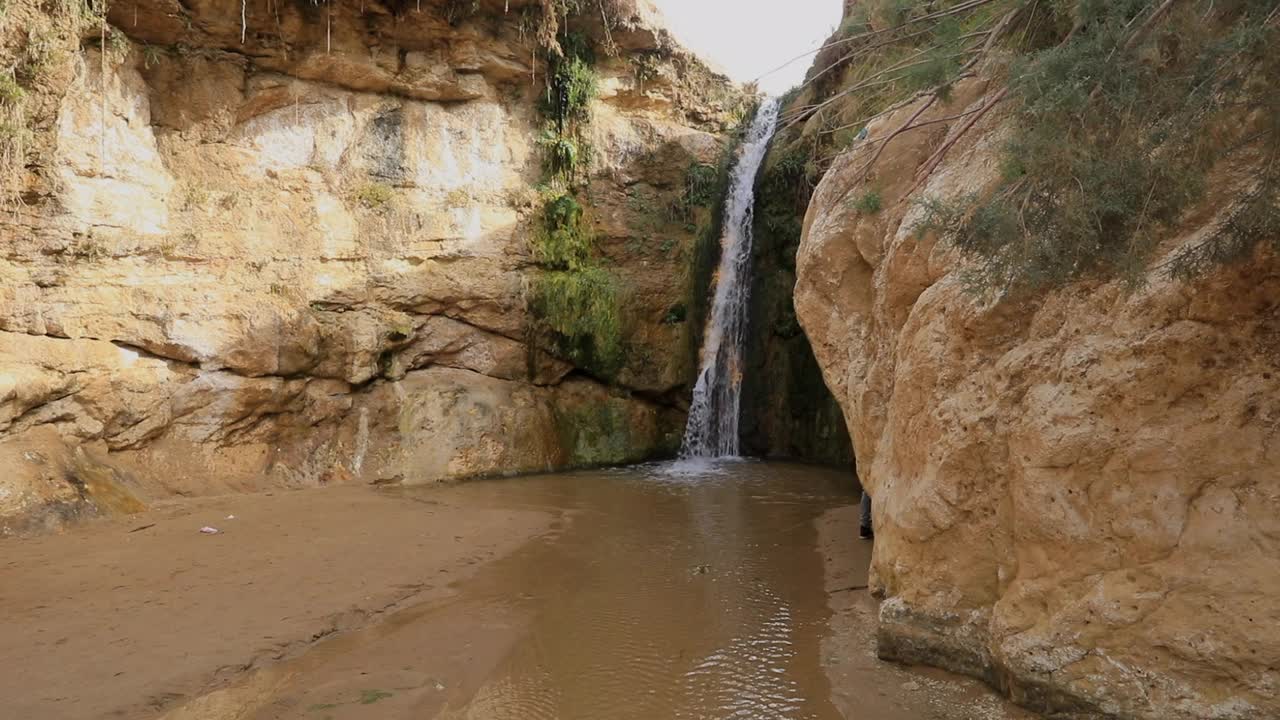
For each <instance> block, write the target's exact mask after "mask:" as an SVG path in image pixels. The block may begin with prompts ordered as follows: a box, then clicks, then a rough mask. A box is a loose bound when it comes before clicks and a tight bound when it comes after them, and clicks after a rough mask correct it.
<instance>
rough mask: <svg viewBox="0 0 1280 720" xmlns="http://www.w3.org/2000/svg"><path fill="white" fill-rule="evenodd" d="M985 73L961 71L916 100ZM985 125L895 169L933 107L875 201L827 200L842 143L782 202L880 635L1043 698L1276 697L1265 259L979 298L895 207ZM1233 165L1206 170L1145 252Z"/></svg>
mask: <svg viewBox="0 0 1280 720" xmlns="http://www.w3.org/2000/svg"><path fill="white" fill-rule="evenodd" d="M986 92H987V88H986V87H985V86H984V84H983V83H982V82H981V81H978V80H969V81H965V82H964V83H962V84H961V85H960V86H959V87H957V91H956V93H955V96H954V99H953V101H952V104H950V105H947V106H943V105H939V106H937V107H935V108H931V109H929V110H928V111H927V112H926V113H925V115H923V116H921V118H920V119H921V120H922V121H929V120H935V119H942V118H945V117H947V116H949V115H953V114H956V113H959V112H963V111H964V110H966V108H974V107H977V106H976V105H975V103H979V102H984V101H985V93H986ZM917 109H918V106H908V107H905V108H902V109H901V110H899V111H897V112H895V113H893V114H891V115H890V116H887V117H885V118H883V119H882V120H880V121H877V122H876V123H874V124H872V125H871V127H870V129H869V135H868V137H869V138H870V139H871V140H872V141H874V140H876V139H880V138H883V137H885V136H886V135H887V134H888V133H890V132H892V131H893V130H894V129H896V128H898V127H900V126H902V125H903V123H904V121H905V120H906V119H907V118H908V117H910V116H911V115H912V113H914V112H915V111H916V110H917ZM1001 127H1002V126H1001V119H1000V118H999V117H998V113H993V114H992V115H991V116H989V117H987V118H985V119H984V120H983V121H982V122H981V124H980V125H979V126H978V127H976V128H975V130H974V131H973V132H971V133H969V134H967V135H966V136H965V137H964V138H963V139H962V140H961V142H960V144H958V145H957V146H956V147H955V148H954V149H953V150H952V151H951V152H950V154H949V155H948V159H947V160H946V161H945V162H944V163H943V164H942V165H940V166H939V167H938V168H937V169H936V170H935V171H934V172H932V173H931V174H929V175H928V177H926V178H923V179H919V183H918V184H917V181H918V179H917V178H916V173H917V170H918V168H920V167H921V166H922V165H923V164H924V162H925V161H926V159H927V158H928V157H929V156H930V154H931V153H932V152H933V150H934V149H935V148H936V147H938V145H939V143H941V142H942V141H943V140H944V139H945V138H946V137H947V135H948V132H949V130H948V127H947V125H946V124H945V123H944V124H941V125H937V124H935V125H931V126H929V127H927V128H926V129H922V130H915V131H911V132H909V133H907V134H905V135H903V136H901V137H899V138H897V139H895V140H894V141H893V142H892V143H890V144H889V146H888V149H887V151H886V152H885V153H884V156H883V157H882V158H881V160H880V163H879V164H878V166H877V169H876V172H875V173H874V175H873V176H872V177H871V178H870V182H872V183H874V187H875V188H877V189H878V191H879V192H880V193H881V195H882V197H883V199H884V210H883V211H881V212H879V213H865V212H860V211H859V210H858V209H857V207H856V203H854V202H853V200H854V199H855V198H856V197H857V196H858V195H859V194H860V193H862V192H864V191H865V189H866V187H867V184H866V183H865V182H864V177H863V172H862V170H863V167H864V165H865V159H864V158H861V157H859V158H854V157H853V156H852V155H846V156H845V157H843V158H841V159H839V160H837V161H836V163H835V165H834V167H833V168H832V169H831V170H830V171H829V172H828V173H827V175H826V177H825V178H824V180H823V181H822V183H821V185H820V187H819V188H818V190H817V193H816V195H815V198H814V202H813V204H812V205H811V207H810V210H809V213H808V217H807V219H806V223H805V224H806V228H805V236H804V240H803V243H802V245H801V249H800V255H799V260H798V276H799V280H798V284H797V288H796V308H797V312H798V315H799V318H800V321H801V323H802V324H803V326H804V328H805V331H806V333H807V334H808V336H809V338H810V340H811V342H812V343H813V346H814V349H815V351H816V354H817V357H818V360H819V362H820V364H821V365H822V368H823V371H824V374H825V377H826V380H827V383H828V384H829V385H830V386H831V388H832V389H833V391H834V392H835V394H836V397H837V398H838V399H839V401H840V403H841V405H842V407H843V409H844V412H845V415H846V418H847V419H848V424H849V429H850V431H851V434H852V435H853V438H854V445H855V448H856V453H857V464H858V469H859V475H860V478H861V480H862V482H863V484H864V485H865V486H866V487H867V488H869V490H870V492H871V494H872V496H873V497H874V498H875V522H876V547H875V556H874V562H873V584H874V586H875V587H876V588H878V589H879V590H880V591H881V592H883V593H884V595H885V597H886V600H885V602H884V603H883V605H882V608H881V615H880V623H881V628H880V635H879V641H880V653H881V655H882V656H884V657H889V658H895V659H902V660H908V661H913V662H925V663H930V664H936V665H943V666H947V667H950V668H954V669H959V670H962V671H965V672H968V673H971V674H975V675H978V676H980V677H984V678H986V679H988V680H989V681H991V682H993V683H995V684H997V685H999V686H1001V687H1003V688H1005V689H1006V690H1008V691H1009V692H1010V693H1011V694H1012V695H1013V696H1014V697H1015V698H1016V699H1018V700H1019V701H1021V702H1023V703H1026V704H1029V705H1031V706H1032V707H1036V708H1039V709H1042V710H1053V711H1057V712H1062V713H1064V714H1065V716H1068V717H1089V718H1094V717H1121V718H1148V719H1151V720H1155V719H1156V718H1159V719H1160V720H1169V719H1172V718H1179V719H1185V720H1192V719H1193V718H1194V719H1197V720H1202V719H1207V718H1220V719H1225V718H1238V719H1242V720H1243V719H1244V718H1261V717H1273V716H1280V672H1278V671H1277V668H1280V638H1278V637H1277V634H1276V630H1275V628H1276V627H1277V623H1278V622H1280V436H1278V431H1280V264H1278V263H1277V261H1276V259H1275V258H1274V257H1270V256H1261V255H1260V256H1258V257H1256V258H1254V259H1253V260H1252V261H1250V262H1247V263H1244V264H1242V265H1239V266H1235V267H1232V268H1228V269H1223V270H1221V271H1219V272H1217V273H1215V274H1213V275H1211V276H1209V277H1205V278H1203V279H1201V280H1198V281H1195V282H1193V283H1190V284H1184V283H1179V282H1173V281H1170V280H1168V279H1165V278H1164V277H1162V276H1159V275H1158V274H1156V275H1153V276H1152V277H1151V278H1150V282H1149V283H1148V284H1147V285H1146V286H1145V287H1142V288H1141V289H1137V290H1129V289H1126V288H1125V287H1124V286H1123V285H1122V284H1121V283H1118V282H1117V283H1108V284H1102V283H1096V282H1089V283H1078V284H1075V285H1071V286H1069V287H1067V288H1065V289H1062V290H1059V291H1054V292H1050V293H1048V294H1045V295H1043V296H1040V297H1038V298H1037V299H1035V300H1034V301H1031V302H1028V303H1014V302H1013V301H1008V300H1006V301H982V300H980V299H978V298H976V297H974V296H972V295H970V294H969V293H967V292H966V290H965V287H964V284H963V282H962V281H961V273H962V272H963V270H964V268H965V262H964V258H963V257H961V256H960V255H958V254H957V253H956V252H954V251H953V250H951V249H949V248H948V247H946V246H944V245H941V244H939V243H938V242H937V241H936V240H935V239H934V238H932V237H929V236H923V237H922V236H919V235H918V234H917V233H916V232H915V231H914V228H915V227H916V225H917V222H918V220H919V219H920V217H921V215H922V213H923V210H922V208H921V207H920V206H919V204H918V203H917V201H918V200H920V199H921V198H924V197H930V196H940V197H955V196H957V195H959V194H963V193H967V192H973V191H980V190H981V189H983V188H984V187H985V186H986V185H987V184H988V183H989V182H990V181H992V180H993V179H994V178H995V177H996V173H997V172H998V165H997V159H996V157H995V149H996V148H997V147H998V143H999V138H1000V137H1001ZM1247 172H1248V170H1247V168H1222V169H1220V170H1219V171H1218V172H1217V173H1216V176H1215V181H1214V182H1215V188H1216V189H1215V191H1214V192H1213V193H1212V195H1213V197H1212V198H1211V200H1210V202H1209V203H1207V204H1206V208H1207V209H1206V210H1205V211H1204V212H1199V213H1196V214H1193V215H1192V216H1191V218H1190V219H1189V220H1188V222H1187V223H1186V224H1185V226H1184V227H1183V228H1182V232H1181V233H1180V234H1178V235H1177V236H1176V237H1169V238H1167V240H1166V243H1165V244H1164V246H1163V248H1164V252H1167V253H1173V252H1175V251H1176V250H1177V249H1178V248H1179V247H1183V246H1185V245H1186V244H1188V243H1192V242H1195V241H1196V239H1197V238H1198V237H1200V236H1201V235H1202V233H1204V232H1205V231H1206V229H1207V228H1208V227H1210V226H1211V225H1212V223H1214V222H1215V221H1216V220H1217V218H1218V213H1220V212H1225V211H1227V210H1228V209H1229V208H1230V206H1231V201H1232V198H1233V197H1235V196H1237V194H1238V192H1239V190H1240V187H1241V183H1242V182H1243V181H1245V180H1247V177H1246V173H1247Z"/></svg>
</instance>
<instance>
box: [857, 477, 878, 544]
mask: <svg viewBox="0 0 1280 720" xmlns="http://www.w3.org/2000/svg"><path fill="white" fill-rule="evenodd" d="M875 536H876V533H875V531H874V530H873V529H872V527H871V496H870V495H868V494H867V490H866V488H863V489H862V522H861V527H860V528H858V537H860V538H862V539H863V540H871V539H872V538H874V537H875Z"/></svg>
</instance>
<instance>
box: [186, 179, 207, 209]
mask: <svg viewBox="0 0 1280 720" xmlns="http://www.w3.org/2000/svg"><path fill="white" fill-rule="evenodd" d="M208 202H209V189H208V188H206V187H205V186H203V185H198V184H196V183H194V182H187V183H184V184H183V185H182V206H183V208H185V209H187V210H193V209H196V208H200V207H203V206H205V205H206V204H208Z"/></svg>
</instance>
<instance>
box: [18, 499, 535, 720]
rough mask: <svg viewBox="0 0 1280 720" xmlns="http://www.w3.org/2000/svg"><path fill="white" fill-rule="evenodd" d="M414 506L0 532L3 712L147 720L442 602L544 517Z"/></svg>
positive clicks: (155, 513) (186, 514) (210, 503)
mask: <svg viewBox="0 0 1280 720" xmlns="http://www.w3.org/2000/svg"><path fill="white" fill-rule="evenodd" d="M420 500H421V501H420V502H414V501H410V500H406V499H404V498H397V497H390V496H388V495H387V494H386V493H380V492H376V491H374V490H371V489H367V488H363V487H334V488H323V489H316V490H305V491H295V492H281V493H273V494H270V495H240V496H233V497H226V498H216V499H207V500H201V501H191V502H181V503H174V504H171V505H169V506H168V507H164V508H159V509H156V510H152V511H148V512H146V513H143V514H141V515H137V516H133V517H130V518H127V519H123V520H120V521H111V522H98V523H93V524H91V525H88V526H85V527H81V528H78V529H76V530H73V531H71V532H68V533H66V534H63V535H57V536H46V537H38V538H30V539H7V540H4V541H0V667H3V668H4V671H3V672H0V718H6V719H7V718H14V719H17V718H22V719H23V720H64V719H65V720H88V719H90V718H127V719H131V718H154V717H156V716H157V715H159V714H160V713H161V712H162V711H163V710H165V709H166V708H169V707H172V706H175V705H178V704H180V703H182V702H184V701H186V700H189V699H190V698H192V697H195V696H198V695H201V694H202V693H205V692H208V691H210V690H212V689H214V688H217V687H219V686H221V685H224V684H227V683H236V682H240V681H242V680H243V678H244V677H245V674H246V673H247V672H249V671H250V670H251V669H253V668H257V667H260V666H263V665H267V664H271V663H274V662H277V661H279V660H281V659H285V658H290V657H293V656H295V655H297V654H299V653H301V652H303V651H305V650H307V649H309V648H311V647H312V646H313V645H315V644H316V643H317V641H319V640H321V639H323V638H325V637H326V636H328V635H332V634H336V633H340V632H342V631H349V630H352V629H355V628H360V627H364V626H366V625H369V624H371V623H376V622H377V621H378V620H379V619H380V618H381V617H384V616H385V615H387V614H390V613H391V612H393V611H394V610H395V609H396V608H399V607H403V606H406V605H412V604H418V603H421V602H425V601H427V600H429V599H431V598H436V597H443V596H448V595H450V594H453V593H454V592H455V590H453V589H452V588H451V586H456V584H457V583H458V582H459V581H460V580H462V579H464V578H467V577H470V576H472V575H474V573H475V572H476V570H477V569H479V568H480V567H481V566H483V565H484V564H486V563H489V562H492V561H493V560H494V559H495V558H498V557H502V556H505V555H507V554H509V553H511V552H512V551H514V550H515V549H517V548H518V547H520V546H522V545H523V544H525V543H526V542H527V541H528V540H530V539H531V538H533V537H536V536H538V535H540V534H542V533H545V532H548V531H549V530H550V529H551V528H552V527H553V525H554V524H555V523H556V522H557V521H558V517H557V515H558V514H557V513H555V512H553V511H547V510H528V509H521V508H497V507H486V506H477V505H458V504H451V503H450V502H449V500H448V499H446V498H444V497H430V496H425V497H423V498H421V499H420ZM228 515H235V516H236V517H235V519H234V520H228V519H227V516H228ZM147 525H153V527H148V528H146V529H144V530H138V531H136V532H131V531H132V530H134V529H135V528H140V527H144V526H147ZM203 526H212V527H216V528H219V529H221V530H223V532H222V533H220V534H218V535H203V534H201V533H200V532H199V530H200V528H201V527H203ZM321 644H323V643H321Z"/></svg>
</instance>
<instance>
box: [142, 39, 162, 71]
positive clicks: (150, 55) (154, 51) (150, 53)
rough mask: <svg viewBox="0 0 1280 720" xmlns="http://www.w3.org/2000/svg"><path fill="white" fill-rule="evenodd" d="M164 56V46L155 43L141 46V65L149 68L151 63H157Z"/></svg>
mask: <svg viewBox="0 0 1280 720" xmlns="http://www.w3.org/2000/svg"><path fill="white" fill-rule="evenodd" d="M164 56H165V51H164V48H162V47H159V46H156V45H144V46H143V47H142V66H143V67H145V68H146V69H148V70H150V69H151V67H152V66H153V65H159V64H160V63H161V62H162V61H163V60H164Z"/></svg>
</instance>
